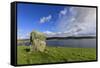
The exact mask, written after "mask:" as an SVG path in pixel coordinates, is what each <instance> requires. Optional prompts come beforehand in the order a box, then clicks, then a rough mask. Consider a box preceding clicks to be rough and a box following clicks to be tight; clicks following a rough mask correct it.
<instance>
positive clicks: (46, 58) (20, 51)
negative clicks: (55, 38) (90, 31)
mask: <svg viewBox="0 0 100 68" xmlns="http://www.w3.org/2000/svg"><path fill="white" fill-rule="evenodd" d="M46 49H47V51H46V52H45V53H41V52H33V53H30V52H29V46H17V64H18V65H21V64H41V63H56V62H72V61H88V60H96V49H95V48H67V47H47V48H46Z"/></svg>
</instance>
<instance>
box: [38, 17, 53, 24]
mask: <svg viewBox="0 0 100 68" xmlns="http://www.w3.org/2000/svg"><path fill="white" fill-rule="evenodd" d="M51 18H52V15H48V16H46V17H42V18H40V23H45V22H49V21H50V20H51Z"/></svg>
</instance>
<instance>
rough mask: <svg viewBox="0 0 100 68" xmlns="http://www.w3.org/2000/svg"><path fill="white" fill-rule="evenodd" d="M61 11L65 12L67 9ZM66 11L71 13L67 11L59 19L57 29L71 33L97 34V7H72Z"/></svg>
mask: <svg viewBox="0 0 100 68" xmlns="http://www.w3.org/2000/svg"><path fill="white" fill-rule="evenodd" d="M61 11H63V13H64V11H65V9H64V10H61ZM61 11H60V13H59V14H61ZM66 11H69V14H67V13H66V14H64V15H62V17H60V18H59V19H58V20H57V23H58V25H57V27H56V29H59V31H60V32H66V33H69V34H70V35H88V34H89V35H91V34H92V35H95V34H96V8H88V7H70V8H69V9H66Z"/></svg>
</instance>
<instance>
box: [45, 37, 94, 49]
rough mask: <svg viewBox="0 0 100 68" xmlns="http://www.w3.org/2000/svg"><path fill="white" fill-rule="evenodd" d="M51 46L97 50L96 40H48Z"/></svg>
mask: <svg viewBox="0 0 100 68" xmlns="http://www.w3.org/2000/svg"><path fill="white" fill-rule="evenodd" d="M46 43H47V45H49V46H63V47H83V48H85V47H86V48H95V47H96V39H66V40H47V41H46Z"/></svg>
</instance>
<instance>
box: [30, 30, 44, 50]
mask: <svg viewBox="0 0 100 68" xmlns="http://www.w3.org/2000/svg"><path fill="white" fill-rule="evenodd" d="M45 40H46V36H45V35H44V34H43V33H40V32H37V31H33V32H31V34H30V42H31V51H40V52H44V50H45V47H46V42H45Z"/></svg>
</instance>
